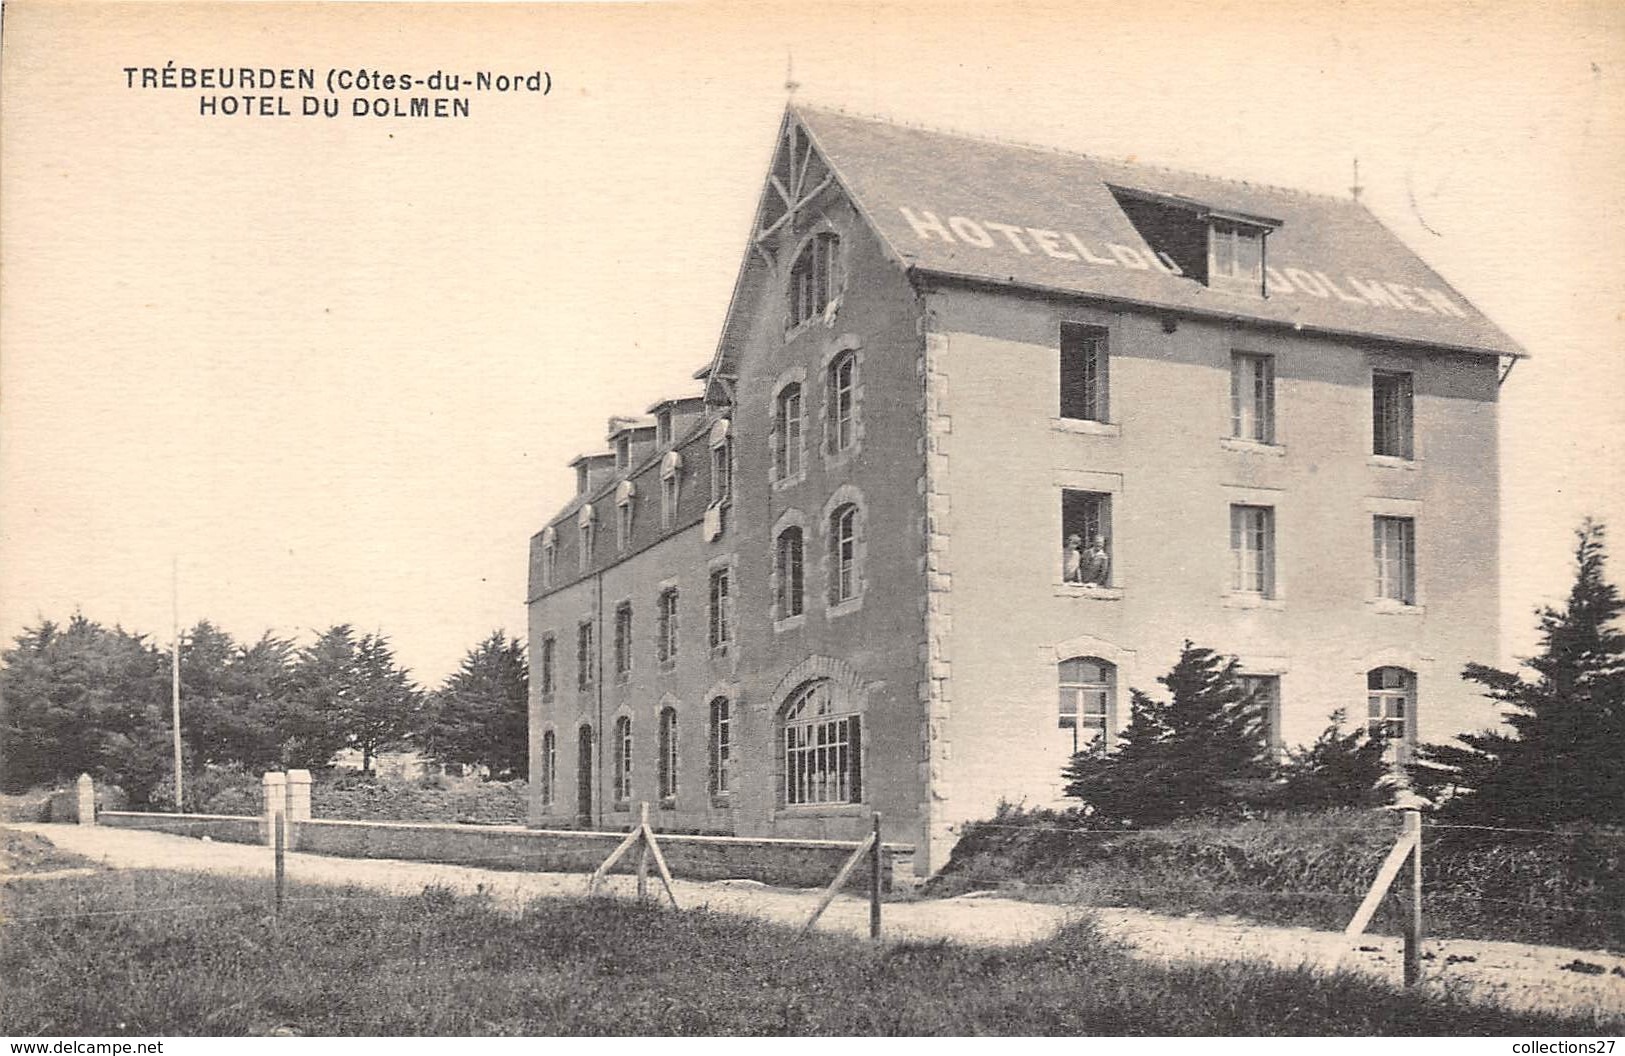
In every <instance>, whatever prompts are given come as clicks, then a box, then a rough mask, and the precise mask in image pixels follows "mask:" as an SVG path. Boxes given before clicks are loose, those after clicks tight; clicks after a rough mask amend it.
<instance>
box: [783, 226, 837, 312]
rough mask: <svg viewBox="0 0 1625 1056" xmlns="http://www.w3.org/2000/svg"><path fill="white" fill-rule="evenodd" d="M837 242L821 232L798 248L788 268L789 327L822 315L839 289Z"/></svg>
mask: <svg viewBox="0 0 1625 1056" xmlns="http://www.w3.org/2000/svg"><path fill="white" fill-rule="evenodd" d="M840 246H841V240H840V239H839V238H837V237H836V236H835V235H834V234H833V233H832V232H828V231H826V232H823V233H822V234H819V235H817V236H815V237H814V238H812V239H810V240H809V241H808V242H807V244H806V245H804V246H802V247H801V253H800V254H799V255H798V256H797V257H796V262H795V264H794V265H793V266H791V268H790V325H791V326H792V327H795V326H800V325H801V324H802V323H805V322H806V321H807V320H809V319H812V318H814V317H816V316H819V315H822V314H823V312H824V309H826V308H828V307H829V302H830V301H832V300H834V298H835V291H836V289H837V288H838V287H839V286H840V276H839V274H838V269H839V267H840Z"/></svg>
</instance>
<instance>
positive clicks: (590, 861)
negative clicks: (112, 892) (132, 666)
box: [96, 811, 914, 890]
mask: <svg viewBox="0 0 1625 1056" xmlns="http://www.w3.org/2000/svg"><path fill="white" fill-rule="evenodd" d="M96 820H97V823H98V824H103V825H113V826H117V827H121V828H131V829H151V830H153V831H156V832H169V833H174V834H176V835H181V836H208V837H211V838H212V839H216V840H224V841H228V842H232V843H262V842H263V839H262V837H261V835H260V819H259V818H243V817H224V816H220V815H210V814H136V813H128V812H122V811H103V812H102V813H101V814H100V815H98V816H97V819H96ZM291 829H292V838H291V840H290V841H289V847H290V849H292V850H296V851H303V852H306V853H309V854H331V855H337V856H340V857H345V858H396V859H402V860H405V861H414V862H445V863H455V864H458V865H467V866H472V867H475V868H482V869H517V870H526V871H531V872H547V873H590V872H592V871H593V870H594V869H596V868H598V865H599V863H601V862H602V861H603V860H604V859H605V858H608V857H609V854H610V852H611V851H613V850H614V849H615V847H616V845H618V844H619V843H620V842H621V841H622V840H623V839H625V838H626V834H625V833H621V832H576V831H568V830H546V829H526V828H522V827H520V826H517V825H440V824H430V823H415V822H378V821H331V820H325V819H316V820H312V821H301V822H298V823H296V824H294V825H292V826H291ZM656 836H657V838H658V839H659V841H660V849H661V852H662V853H663V854H664V855H665V857H666V865H667V867H668V868H669V869H670V870H671V872H672V875H673V876H680V877H684V878H686V879H690V880H757V881H760V882H762V883H764V884H775V885H780V886H787V887H823V886H825V885H826V884H828V883H829V882H830V881H831V880H833V879H834V878H835V874H836V873H837V872H839V871H840V868H841V865H842V864H843V863H844V862H845V861H846V859H847V858H848V857H850V856H851V854H852V852H853V850H854V849H856V847H857V844H856V843H847V842H842V841H839V840H781V839H748V838H744V837H738V836H678V835H665V834H660V833H657V834H656ZM913 855H914V848H913V847H912V846H909V845H906V844H892V843H888V844H883V845H882V847H881V858H880V868H881V884H882V886H883V887H884V888H886V889H887V890H890V889H891V884H892V877H893V875H894V874H897V875H901V876H905V877H906V876H908V875H909V874H910V873H911V871H912V868H913V865H912V863H913ZM636 861H637V855H636V854H635V853H631V854H627V855H626V856H625V857H623V858H622V859H621V861H620V862H619V863H617V864H616V867H615V869H614V872H617V873H630V872H632V871H633V869H634V868H635V864H636ZM651 869H652V866H651ZM867 883H868V870H867V869H866V868H859V869H857V870H855V871H854V874H853V879H852V882H851V886H853V887H862V886H863V885H865V884H867Z"/></svg>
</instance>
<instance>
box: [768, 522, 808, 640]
mask: <svg viewBox="0 0 1625 1056" xmlns="http://www.w3.org/2000/svg"><path fill="white" fill-rule="evenodd" d="M774 572H775V573H776V578H777V580H778V597H777V598H776V599H774V600H775V601H776V602H777V610H776V612H777V615H776V618H777V619H780V620H788V619H789V618H790V617H792V616H800V615H801V613H802V611H803V597H804V594H803V587H804V585H805V584H804V581H803V574H802V551H801V529H800V528H796V527H793V526H792V527H789V528H786V529H785V530H784V531H782V532H780V533H779V542H778V552H777V554H776V555H775V559H774Z"/></svg>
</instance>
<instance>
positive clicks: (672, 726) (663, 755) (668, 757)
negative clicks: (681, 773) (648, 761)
mask: <svg viewBox="0 0 1625 1056" xmlns="http://www.w3.org/2000/svg"><path fill="white" fill-rule="evenodd" d="M676 799H677V709H676V708H661V709H660V801H661V802H662V803H667V804H669V803H671V802H673V801H675V800H676Z"/></svg>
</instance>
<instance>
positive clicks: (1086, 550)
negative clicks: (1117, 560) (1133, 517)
mask: <svg viewBox="0 0 1625 1056" xmlns="http://www.w3.org/2000/svg"><path fill="white" fill-rule="evenodd" d="M1111 545H1112V497H1111V496H1110V495H1108V494H1106V493H1105V492H1098V491H1071V490H1065V489H1063V490H1062V491H1061V579H1062V582H1065V583H1083V584H1090V585H1094V586H1099V587H1107V586H1111V583H1112V557H1111Z"/></svg>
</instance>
